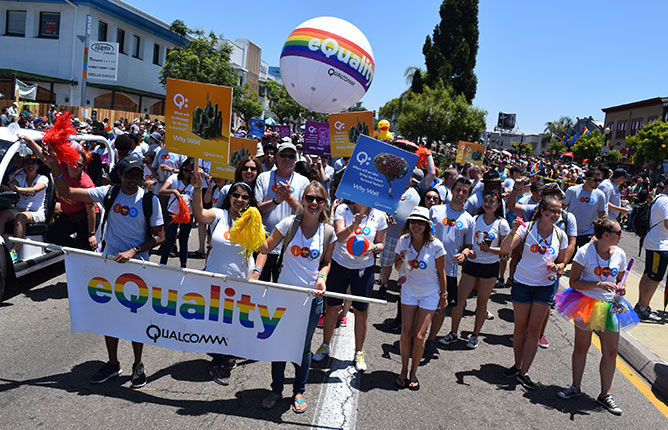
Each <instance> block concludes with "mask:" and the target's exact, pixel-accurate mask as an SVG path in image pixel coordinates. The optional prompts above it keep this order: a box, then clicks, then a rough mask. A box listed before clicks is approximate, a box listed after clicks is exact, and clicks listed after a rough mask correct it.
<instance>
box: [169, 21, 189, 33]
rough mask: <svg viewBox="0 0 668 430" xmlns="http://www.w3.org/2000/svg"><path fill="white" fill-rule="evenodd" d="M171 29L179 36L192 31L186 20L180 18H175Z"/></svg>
mask: <svg viewBox="0 0 668 430" xmlns="http://www.w3.org/2000/svg"><path fill="white" fill-rule="evenodd" d="M169 31H172V32H174V33H176V34H178V35H179V36H185V35H187V34H188V33H189V32H190V29H189V28H188V27H187V26H186V24H185V22H183V21H181V20H180V19H175V20H174V22H172V23H171V25H170V26H169Z"/></svg>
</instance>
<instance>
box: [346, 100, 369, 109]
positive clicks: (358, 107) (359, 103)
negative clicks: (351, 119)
mask: <svg viewBox="0 0 668 430" xmlns="http://www.w3.org/2000/svg"><path fill="white" fill-rule="evenodd" d="M368 110H369V109H367V108H365V107H364V106H362V102H361V101H360V102H357V103H355V104H354V105H352V106H350V107H349V108H348V112H365V111H368Z"/></svg>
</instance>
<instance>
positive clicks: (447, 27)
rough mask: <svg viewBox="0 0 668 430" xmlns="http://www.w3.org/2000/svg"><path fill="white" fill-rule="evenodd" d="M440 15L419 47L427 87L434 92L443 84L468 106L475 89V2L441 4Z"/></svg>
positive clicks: (454, 0)
mask: <svg viewBox="0 0 668 430" xmlns="http://www.w3.org/2000/svg"><path fill="white" fill-rule="evenodd" d="M439 14H440V16H441V22H440V23H439V24H438V25H437V26H436V27H435V28H434V33H433V35H432V36H431V37H429V36H427V38H426V40H425V43H424V46H423V47H422V53H423V54H424V58H425V64H426V65H427V80H426V83H427V85H429V86H430V87H432V88H433V87H434V86H435V85H436V82H438V81H439V80H442V81H443V82H444V83H445V84H446V85H448V86H452V88H453V89H454V92H455V94H464V97H465V98H466V101H467V102H468V103H471V101H472V100H473V98H474V97H475V94H476V87H477V85H478V79H477V78H476V75H475V73H474V72H473V69H474V68H475V64H476V55H477V54H478V35H479V32H478V0H443V3H441V7H440V10H439Z"/></svg>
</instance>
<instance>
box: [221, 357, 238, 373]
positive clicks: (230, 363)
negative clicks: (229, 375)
mask: <svg viewBox="0 0 668 430" xmlns="http://www.w3.org/2000/svg"><path fill="white" fill-rule="evenodd" d="M223 366H224V367H225V369H227V370H232V369H234V368H235V367H237V359H236V358H234V357H227V359H226V360H225V364H223Z"/></svg>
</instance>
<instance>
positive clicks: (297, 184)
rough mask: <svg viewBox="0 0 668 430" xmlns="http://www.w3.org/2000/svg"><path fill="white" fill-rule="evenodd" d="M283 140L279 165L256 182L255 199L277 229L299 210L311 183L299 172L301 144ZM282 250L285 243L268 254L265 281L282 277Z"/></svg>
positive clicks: (268, 227)
mask: <svg viewBox="0 0 668 430" xmlns="http://www.w3.org/2000/svg"><path fill="white" fill-rule="evenodd" d="M282 140H283V141H282V143H281V144H280V146H279V147H278V151H277V152H276V168H275V169H273V170H270V171H268V172H262V173H260V175H259V176H258V177H257V181H256V182H255V200H257V202H258V205H257V206H258V209H259V210H260V213H261V214H262V222H263V223H264V227H265V229H266V230H267V231H274V229H275V228H276V225H277V224H278V223H279V222H280V221H281V220H282V219H284V218H287V217H289V216H290V215H292V214H294V213H295V212H296V211H297V209H298V208H299V207H300V205H299V201H300V200H301V198H302V193H303V192H304V188H306V186H307V185H308V184H309V180H308V179H307V178H306V177H304V176H302V175H300V174H299V173H297V172H295V164H296V162H297V147H295V145H294V144H293V143H292V141H291V140H290V138H289V137H284V138H283V139H282ZM280 251H281V247H280V246H277V247H276V248H274V250H273V251H272V252H271V253H270V254H269V255H267V262H266V263H265V265H264V268H263V269H262V273H261V275H260V279H261V280H262V281H273V282H276V281H277V280H278V270H279V267H278V264H277V263H278V257H279V255H280Z"/></svg>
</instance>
